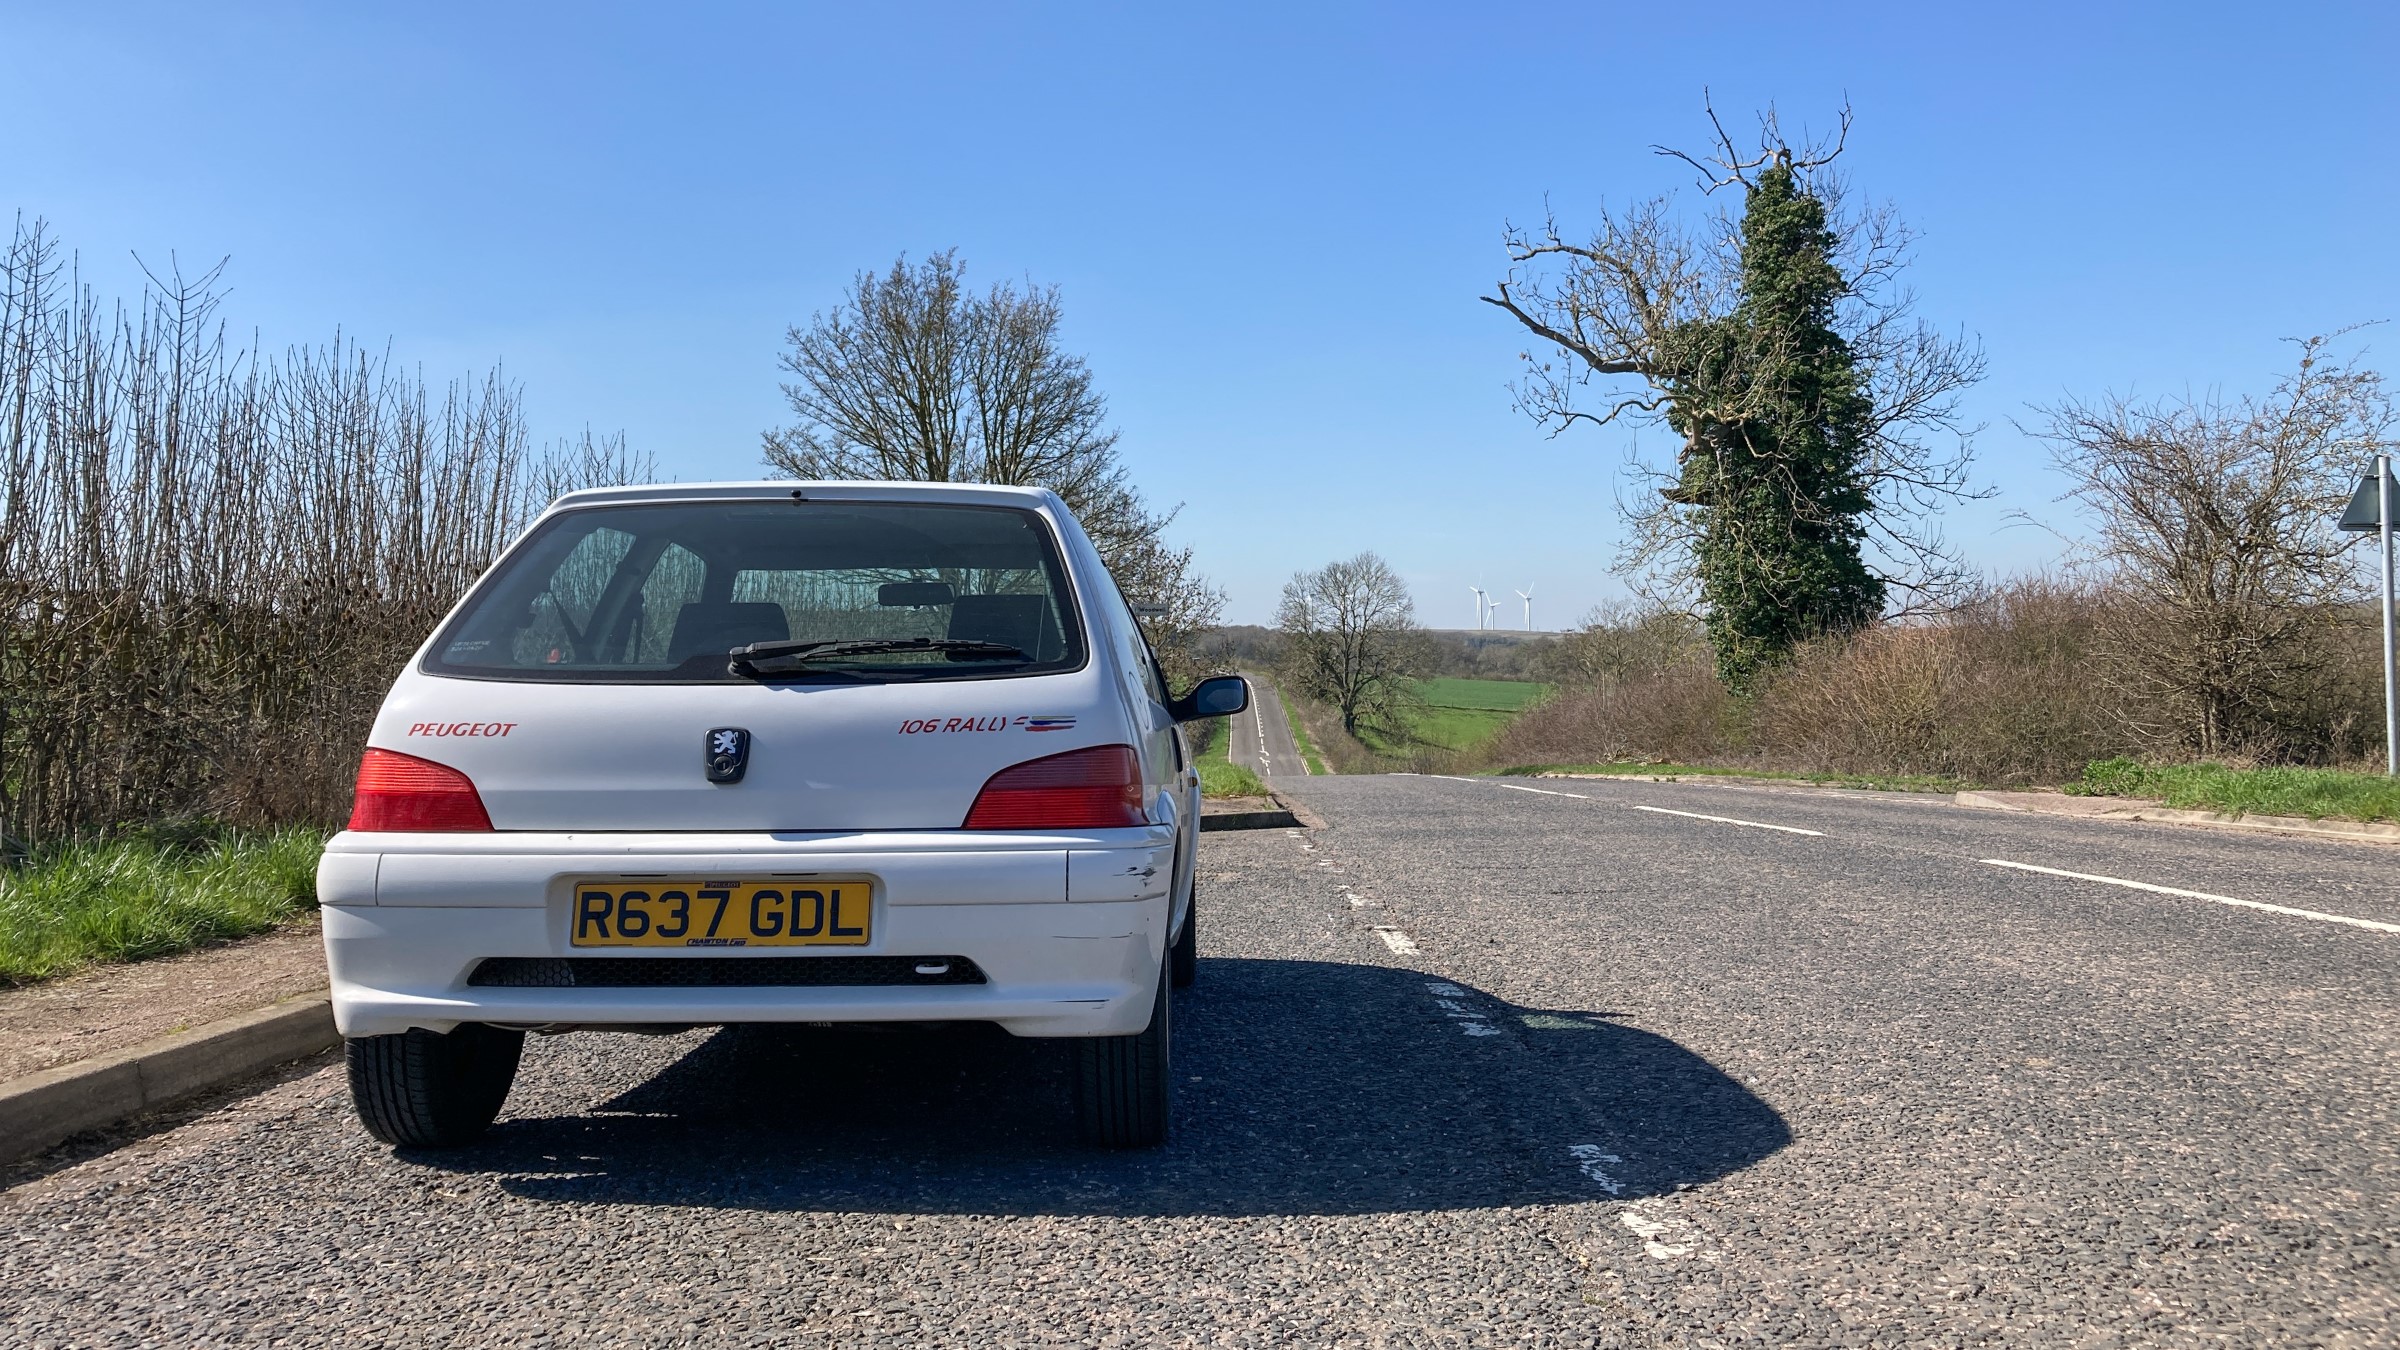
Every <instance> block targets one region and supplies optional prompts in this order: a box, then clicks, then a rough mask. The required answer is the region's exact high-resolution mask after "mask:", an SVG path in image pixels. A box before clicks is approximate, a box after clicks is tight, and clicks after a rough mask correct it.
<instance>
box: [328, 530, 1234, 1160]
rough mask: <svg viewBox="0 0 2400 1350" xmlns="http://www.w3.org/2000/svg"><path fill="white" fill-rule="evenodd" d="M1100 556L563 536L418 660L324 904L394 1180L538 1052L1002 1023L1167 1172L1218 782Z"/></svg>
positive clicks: (375, 735) (964, 543) (607, 534)
mask: <svg viewBox="0 0 2400 1350" xmlns="http://www.w3.org/2000/svg"><path fill="white" fill-rule="evenodd" d="M1248 702H1249V690H1248V686H1247V685H1245V684H1244V683H1243V682H1242V681H1241V680H1240V679H1239V678H1237V677H1232V676H1224V677H1219V678H1215V679H1210V680H1205V681H1202V682H1201V684H1200V685H1199V687H1198V688H1196V689H1194V690H1193V691H1191V693H1190V694H1188V695H1186V696H1185V697H1182V698H1174V697H1171V696H1170V695H1169V692H1168V690H1167V688H1166V686H1165V684H1164V682H1163V681H1162V679H1161V676H1160V672H1159V668H1158V663H1157V661H1156V659H1155V657H1154V656H1153V655H1152V653H1151V651H1150V648H1149V646H1148V644H1147V643H1146V642H1145V640H1144V639H1143V637H1142V633H1141V630H1140V628H1139V627H1138V626H1137V625H1136V624H1135V622H1134V617H1133V615H1132V613H1131V612H1130V611H1129V610H1128V608H1127V606H1126V603H1125V601H1124V599H1123V597H1122V596H1121V595H1120V594H1119V592H1118V590H1117V587H1116V584H1115V583H1114V582H1113V581H1112V580H1111V579H1110V577H1109V574H1108V571H1107V569H1106V568H1105V567H1104V566H1102V564H1101V561H1100V555H1099V554H1098V553H1097V552H1096V551H1095V550H1094V549H1093V547H1092V544H1091V541H1090V540H1089V539H1088V538H1086V537H1085V535H1084V533H1083V530H1082V528H1081V527H1080V526H1078V525H1077V524H1076V522H1075V520H1074V518H1073V517H1072V516H1071V515H1070V514H1068V512H1067V510H1066V508H1065V507H1064V505H1063V504H1062V503H1061V502H1060V501H1059V499H1058V498H1057V497H1056V496H1055V495H1053V494H1051V493H1049V492H1047V491H1043V490H1039V489H1030V488H1001V487H966V486H951V485H930V484H902V483H788V482H784V483H744V484H722V485H711V484H703V485H692V486H675V487H645V488H616V489H608V490H603V491H593V492H578V493H574V494H571V495H569V496H566V497H563V498H561V499H560V500H559V501H558V502H557V503H556V504H555V505H553V506H552V507H551V508H550V509H549V510H548V511H547V512H545V513H544V514H543V515H542V517H541V519H539V520H538V521H536V522H535V523H534V525H533V527H532V528H531V529H530V530H528V531H527V532H526V534H525V536H524V537H523V538H522V539H520V540H518V541H517V542H516V544H514V545H513V546H511V547H510V548H509V550H508V551H507V552H506V553H505V554H504V555H503V556H502V557H501V558H500V560H499V561H498V562H497V563H495V564H494V565H493V566H492V568H491V570H490V571H489V572H488V573H487V574H486V575H485V576H484V577H483V579H482V580H481V581H479V582H478V583H477V584H476V585H475V587H474V589H473V590H471V591H470V592H468V594H467V596H466V598H465V599H464V600H462V601H460V602H459V605H458V608H457V609H456V610H454V611H453V612H452V613H451V614H450V616H449V617H448V618H447V619H445V620H444V621H443V623H442V625H441V627H440V628H439V629H438V630H436V631H435V633H434V635H433V637H432V639H431V640H430V641H428V642H427V643H426V644H425V646H424V647H423V648H422V649H421V650H420V651H419V652H418V653H417V655H416V656H415V657H414V658H413V659H412V660H411V662H410V664H409V666H408V668H407V669H406V670H405V671H403V672H402V674H401V676H400V678H399V681H398V682H397V683H396V684H395V685H393V687H392V692H391V694H390V696H389V697H388V698H386V699H385V700H384V704H383V709H382V712H381V713H380V714H379V715H378V716H377V718H376V720H375V726H374V730H373V732H372V733H371V734H370V736H369V737H368V749H367V751H366V756H365V759H364V761H363V762H362V763H361V764H360V766H359V773H358V794H357V801H356V806H355V808H354V811H353V813H352V815H351V818H350V827H349V829H347V830H345V831H343V832H342V833H341V834H338V835H336V836H334V838H333V840H332V842H331V843H329V844H328V845H327V846H326V850H325V857H324V861H323V863H322V864H321V865H320V867H319V869H318V873H317V889H318V896H319V898H320V900H321V901H322V903H323V906H324V924H325V954H326V963H327V965H328V966H329V968H330V970H331V975H332V983H333V1009H334V1018H335V1020H336V1021H337V1022H338V1023H339V1025H340V1027H341V1031H342V1035H343V1036H344V1037H346V1038H347V1040H348V1043H349V1070H350V1090H351V1095H352V1098H353V1100H354V1101H355V1103H356V1105H357V1108H358V1113H359V1116H360V1118H361V1119H362V1120H363V1121H364V1122H365V1124H366V1127H367V1129H368V1130H369V1131H370V1132H371V1133H373V1134H374V1135H375V1136H376V1137H377V1138H379V1139H382V1140H384V1141H385V1142H387V1143H392V1144H403V1145H414V1146H420V1147H424V1146H441V1145H450V1144H458V1143H463V1142H465V1141H467V1140H470V1139H472V1138H474V1137H475V1136H477V1135H478V1134H480V1133H481V1132H482V1131H483V1130H484V1129H485V1128H486V1127H487V1126H488V1125H490V1124H491V1122H492V1120H493V1118H494V1117H495V1116H496V1115H497V1114H498V1113H499V1110H500V1106H501V1103H502V1101H503V1100H504V1099H505V1098H506V1096H507V1094H508V1089H509V1085H510V1082H511V1081H512V1079H513V1078H514V1077H515V1074H516V1069H517V1060H518V1054H519V1051H520V1050H521V1048H522V1047H523V1044H524V1038H525V1033H526V1032H527V1031H544V1032H548V1031H568V1030H576V1029H604V1028H609V1027H624V1028H641V1029H655V1028H659V1027H676V1028H681V1027H695V1026H708V1025H718V1024H727V1023H744V1022H819V1023H826V1022H877V1023H892V1022H926V1021H940V1022H958V1021H981V1022H993V1023H997V1024H999V1025H1000V1026H1002V1027H1004V1028H1006V1029H1008V1030H1009V1031H1010V1032H1013V1033H1015V1034H1017V1035H1020V1036H1044V1037H1072V1038H1076V1040H1077V1042H1078V1049H1077V1055H1078V1072H1077V1073H1076V1080H1077V1088H1078V1094H1077V1095H1078V1098H1079V1115H1080V1118H1081V1121H1082V1124H1083V1129H1084V1132H1085V1134H1086V1136H1087V1137H1088V1138H1089V1139H1090V1140H1091V1141H1092V1142H1094V1143H1098V1144H1102V1145H1110V1146H1138V1145H1147V1144H1154V1143H1157V1142H1159V1141H1160V1140H1161V1139H1163V1138H1164V1137H1165V1134H1166V1128H1167V1102H1168V1066H1167V1044H1168V1025H1169V1022H1168V1016H1167V1009H1168V998H1167V988H1168V985H1169V984H1170V983H1174V984H1178V985H1180V984H1186V983H1189V982H1190V980H1191V978H1192V975H1193V969H1194V962H1193V952H1194V933H1195V920H1194V916H1193V912H1192V908H1193V906H1192V890H1193V886H1192V860H1193V852H1194V848H1193V846H1194V843H1195V841H1196V837H1197V835H1196V832H1197V830H1198V827H1199V806H1200V798H1199V780H1198V777H1197V775H1196V774H1195V773H1194V772H1193V771H1192V769H1191V767H1190V765H1189V764H1188V763H1187V762H1186V757H1185V751H1184V746H1183V743H1182V738H1181V736H1180V733H1179V732H1178V730H1177V724H1178V723H1180V722H1184V721H1188V720H1191V719H1194V718H1200V717H1215V716H1224V715H1228V714H1231V713H1235V712H1239V711H1241V710H1242V709H1243V708H1244V707H1245V706H1247V705H1248Z"/></svg>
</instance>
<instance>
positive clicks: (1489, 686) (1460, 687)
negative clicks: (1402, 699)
mask: <svg viewBox="0 0 2400 1350" xmlns="http://www.w3.org/2000/svg"><path fill="white" fill-rule="evenodd" d="M1549 692H1550V686H1549V685H1546V684H1535V683H1534V682H1532V681H1531V680H1419V681H1417V693H1418V694H1419V696H1421V697H1422V698H1424V700H1425V701H1426V702H1427V703H1429V704H1432V705H1433V706H1435V707H1437V708H1467V709H1474V710H1478V711H1486V710H1488V711H1495V712H1512V713H1513V712H1523V711H1524V710H1525V709H1527V708H1530V707H1532V706H1533V705H1534V704H1536V703H1538V702H1540V701H1541V697H1542V695H1544V694H1547V693H1549Z"/></svg>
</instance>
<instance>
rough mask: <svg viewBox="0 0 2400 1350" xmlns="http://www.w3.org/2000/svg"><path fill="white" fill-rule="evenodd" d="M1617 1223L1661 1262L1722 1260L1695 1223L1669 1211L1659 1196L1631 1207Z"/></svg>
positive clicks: (1639, 1201) (1619, 1216)
mask: <svg viewBox="0 0 2400 1350" xmlns="http://www.w3.org/2000/svg"><path fill="white" fill-rule="evenodd" d="M1617 1221H1618V1222H1619V1223H1622V1224H1624V1225H1625V1226H1626V1227H1627V1228H1630V1229H1632V1230H1633V1231H1634V1234H1635V1235H1636V1236H1638V1237H1640V1238H1641V1240H1642V1250H1643V1251H1645V1252H1648V1253H1649V1254H1650V1255H1651V1256H1653V1257H1656V1258H1657V1259H1659V1260H1661V1261H1673V1260H1675V1259H1677V1258H1679V1257H1686V1256H1697V1257H1699V1258H1700V1259H1701V1260H1703V1261H1715V1260H1717V1259H1719V1254H1718V1253H1717V1251H1716V1250H1715V1249H1714V1248H1712V1247H1710V1246H1709V1245H1708V1240H1707V1239H1706V1238H1704V1237H1702V1236H1701V1234H1700V1230H1699V1229H1697V1228H1695V1227H1693V1226H1692V1222H1691V1220H1689V1219H1686V1218H1684V1217H1683V1216H1682V1215H1679V1214H1677V1213H1675V1212H1674V1211H1673V1210H1671V1209H1669V1208H1667V1202H1666V1201H1664V1200H1661V1199H1659V1198H1658V1197H1657V1196H1651V1197H1649V1198H1648V1199H1644V1200H1636V1201H1634V1202H1633V1203H1632V1204H1630V1205H1627V1206H1626V1207H1625V1212H1624V1213H1622V1214H1619V1215H1618V1216H1617Z"/></svg>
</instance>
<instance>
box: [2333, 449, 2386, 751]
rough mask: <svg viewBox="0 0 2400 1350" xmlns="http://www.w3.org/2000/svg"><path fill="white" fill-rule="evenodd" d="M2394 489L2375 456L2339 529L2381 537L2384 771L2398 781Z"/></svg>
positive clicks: (2383, 460) (2381, 459) (2381, 461)
mask: <svg viewBox="0 0 2400 1350" xmlns="http://www.w3.org/2000/svg"><path fill="white" fill-rule="evenodd" d="M2396 487H2400V484H2394V483H2393V481H2392V457H2391V456H2390V455H2377V456H2376V457H2375V466H2374V468H2373V469H2372V470H2370V471H2369V472H2368V474H2367V475H2366V476H2365V477H2364V478H2361V479H2359V480H2358V491H2356V492H2353V493H2351V494H2350V504H2349V505H2348V506H2346V507H2344V508H2343V509H2342V519H2341V521H2340V528H2342V529H2345V530H2373V531H2375V532H2376V534H2378V535H2380V536H2382V543H2383V551H2382V554H2381V556H2380V558H2379V560H2378V561H2379V563H2380V568H2379V570H2380V571H2381V572H2382V574H2383V577H2382V586H2381V587H2380V589H2381V590H2382V592H2383V771H2384V772H2385V773H2386V774H2390V775H2392V776H2395V777H2400V703H2395V702H2394V701H2393V695H2394V690H2393V685H2394V684H2395V683H2396V682H2400V663H2395V661H2394V659H2393V646H2392V511H2393V509H2394V508H2395V507H2400V493H2395V488H2396Z"/></svg>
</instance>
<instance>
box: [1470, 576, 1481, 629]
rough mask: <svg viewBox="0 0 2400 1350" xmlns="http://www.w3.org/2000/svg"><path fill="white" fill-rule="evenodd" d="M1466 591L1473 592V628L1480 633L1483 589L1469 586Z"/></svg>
mask: <svg viewBox="0 0 2400 1350" xmlns="http://www.w3.org/2000/svg"><path fill="white" fill-rule="evenodd" d="M1467 589H1468V590H1470V591H1473V592H1475V627H1476V629H1477V630H1478V631H1481V629H1482V628H1483V587H1481V586H1469V587H1468V588H1467Z"/></svg>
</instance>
